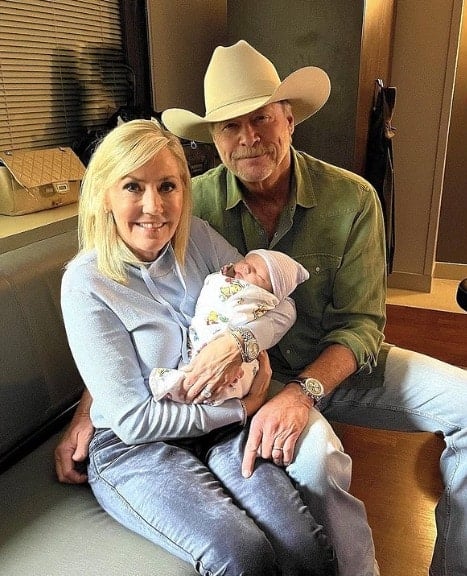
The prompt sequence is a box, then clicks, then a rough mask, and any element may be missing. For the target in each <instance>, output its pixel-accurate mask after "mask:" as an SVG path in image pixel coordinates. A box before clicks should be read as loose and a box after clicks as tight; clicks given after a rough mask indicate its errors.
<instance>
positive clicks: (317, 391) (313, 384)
mask: <svg viewBox="0 0 467 576" xmlns="http://www.w3.org/2000/svg"><path fill="white" fill-rule="evenodd" d="M303 383H304V385H305V388H306V389H307V391H308V392H309V393H310V394H312V395H313V396H322V395H323V393H324V388H323V385H322V384H321V382H320V381H319V380H315V379H314V378H305V381H304V382H303Z"/></svg>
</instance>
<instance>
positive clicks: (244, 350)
mask: <svg viewBox="0 0 467 576" xmlns="http://www.w3.org/2000/svg"><path fill="white" fill-rule="evenodd" d="M230 333H231V334H232V336H233V337H234V338H235V342H236V343H237V346H238V349H239V350H240V353H241V355H242V361H243V362H253V360H256V358H258V354H259V346H258V342H257V341H256V338H255V337H254V335H253V333H252V332H251V330H248V329H247V328H230Z"/></svg>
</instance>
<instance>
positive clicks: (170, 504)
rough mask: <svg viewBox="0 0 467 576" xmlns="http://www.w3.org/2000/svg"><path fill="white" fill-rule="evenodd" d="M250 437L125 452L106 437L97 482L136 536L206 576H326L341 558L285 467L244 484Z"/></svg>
mask: <svg viewBox="0 0 467 576" xmlns="http://www.w3.org/2000/svg"><path fill="white" fill-rule="evenodd" d="M246 433H247V431H246V429H242V428H240V427H239V426H230V427H228V428H225V429H220V430H218V431H215V432H213V433H211V434H210V435H208V436H205V437H203V438H201V439H192V440H180V441H177V442H153V443H146V444H141V445H136V446H131V447H130V446H127V445H125V444H123V443H122V442H121V441H120V440H119V439H118V438H116V436H115V435H114V434H113V433H112V432H111V431H110V430H97V431H96V434H95V436H94V438H93V440H92V442H91V446H90V464H89V467H88V474H89V483H90V485H91V487H92V490H93V492H94V494H95V496H96V498H97V500H98V501H99V503H100V504H101V506H102V507H103V508H104V509H105V510H106V511H107V512H108V513H109V514H110V515H112V516H113V517H114V518H115V519H116V520H118V521H119V522H121V523H122V524H123V525H125V526H126V527H128V528H129V529H130V530H133V531H134V532H137V533H139V534H141V535H142V536H144V537H146V538H148V539H149V540H151V541H152V542H154V543H156V544H158V545H160V546H162V547H163V548H165V549H166V550H168V551H169V552H170V553H172V554H174V555H176V556H178V557H179V558H182V559H184V560H186V561H187V562H189V563H190V564H192V565H193V567H194V568H195V569H196V570H197V571H198V573H199V574H202V575H205V576H214V575H216V576H217V575H219V576H220V575H225V576H227V575H229V576H240V575H243V576H274V575H277V576H279V575H288V576H306V575H310V576H327V575H334V574H336V568H335V566H336V561H335V555H334V552H333V550H332V549H331V547H330V546H329V544H328V541H327V538H326V536H325V535H324V533H323V530H322V528H321V526H319V525H317V524H316V522H315V521H314V519H313V517H312V516H311V514H310V512H309V511H308V509H307V507H306V506H305V505H304V504H303V501H302V500H301V498H300V495H299V493H298V492H297V490H296V489H295V488H294V487H293V485H292V482H291V481H290V478H289V477H288V476H287V474H286V473H285V472H284V470H283V469H282V468H279V467H277V466H275V465H274V464H273V463H272V462H268V461H264V460H258V461H257V465H256V469H255V472H254V474H253V476H252V477H251V478H249V479H244V478H243V477H242V476H241V459H242V455H243V447H244V443H245V440H246Z"/></svg>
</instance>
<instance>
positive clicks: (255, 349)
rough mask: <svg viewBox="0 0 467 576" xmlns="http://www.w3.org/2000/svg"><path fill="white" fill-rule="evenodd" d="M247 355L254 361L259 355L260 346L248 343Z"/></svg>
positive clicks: (255, 343)
mask: <svg viewBox="0 0 467 576" xmlns="http://www.w3.org/2000/svg"><path fill="white" fill-rule="evenodd" d="M247 354H248V356H249V357H250V358H252V359H253V360H254V359H255V358H256V357H257V356H258V354H259V346H258V343H257V342H247Z"/></svg>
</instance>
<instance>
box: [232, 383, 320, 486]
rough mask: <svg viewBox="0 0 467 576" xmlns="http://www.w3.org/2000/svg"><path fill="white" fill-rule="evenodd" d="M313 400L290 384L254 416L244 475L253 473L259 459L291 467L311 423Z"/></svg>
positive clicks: (244, 464) (243, 466) (243, 470)
mask: <svg viewBox="0 0 467 576" xmlns="http://www.w3.org/2000/svg"><path fill="white" fill-rule="evenodd" d="M312 406H313V401H312V400H311V399H309V398H307V397H306V396H305V395H304V394H303V392H302V391H301V389H300V386H299V385H298V384H297V385H296V386H295V385H293V384H289V385H288V386H285V387H284V388H283V390H281V391H280V392H279V393H278V394H276V395H275V396H274V397H273V398H271V400H269V401H268V402H267V403H266V404H264V405H263V406H262V407H261V408H260V409H259V410H258V412H257V413H256V414H255V416H253V418H252V421H251V425H250V432H249V435H248V440H247V443H246V446H245V453H244V455H243V462H242V475H243V477H244V478H249V477H250V476H251V475H252V474H253V470H254V466H255V460H256V458H257V457H258V456H260V457H261V458H265V459H266V460H273V462H274V463H275V464H277V465H279V466H288V465H289V464H290V463H291V462H292V460H293V457H294V452H295V444H296V443H297V440H298V438H299V437H300V434H301V433H302V432H303V430H304V428H305V426H306V425H307V423H308V419H309V412H310V408H311V407H312Z"/></svg>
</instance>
